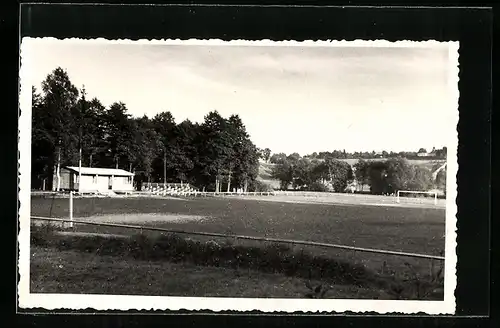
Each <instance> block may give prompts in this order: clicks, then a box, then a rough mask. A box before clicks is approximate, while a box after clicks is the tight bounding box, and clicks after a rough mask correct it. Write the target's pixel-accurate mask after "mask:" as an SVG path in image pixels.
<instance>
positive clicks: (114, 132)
mask: <svg viewBox="0 0 500 328" xmlns="http://www.w3.org/2000/svg"><path fill="white" fill-rule="evenodd" d="M104 116H105V118H104V121H105V122H104V125H105V126H104V127H105V131H106V132H105V140H106V142H107V144H108V156H107V159H108V160H107V161H108V163H110V164H111V163H112V165H113V166H114V167H115V168H120V167H121V168H123V169H129V167H127V166H129V165H130V164H131V163H133V162H134V161H135V155H134V152H133V149H134V147H135V146H134V143H135V129H136V127H135V122H133V121H132V120H131V119H130V115H129V114H128V113H127V107H126V106H125V104H124V103H122V102H115V103H113V104H112V105H111V106H110V107H109V109H108V110H107V111H106V113H105V115H104Z"/></svg>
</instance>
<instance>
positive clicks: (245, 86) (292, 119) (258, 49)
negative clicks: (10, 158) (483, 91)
mask: <svg viewBox="0 0 500 328" xmlns="http://www.w3.org/2000/svg"><path fill="white" fill-rule="evenodd" d="M448 57H449V51H448V47H447V46H446V44H444V43H443V44H438V43H436V44H435V45H434V46H430V45H426V46H422V45H421V46H419V47H411V48H410V47H391V46H388V47H355V46H353V47H335V46H331V45H330V46H313V47H311V46H294V47H289V46H255V45H253V46H249V45H245V46H241V45H224V46H221V45H182V44H177V45H161V44H154V45H152V44H105V43H92V42H91V41H89V42H87V43H72V42H70V41H50V42H41V41H39V42H36V43H34V44H32V45H31V47H30V48H29V51H27V52H26V53H25V54H24V56H23V55H22V58H23V60H25V61H26V60H27V61H29V65H30V66H29V67H30V69H29V71H30V72H29V73H30V79H31V81H32V82H31V83H32V84H33V85H34V86H35V87H36V88H37V89H38V90H41V87H40V86H41V82H42V81H43V80H44V79H45V78H46V76H47V75H48V74H49V73H50V72H51V71H52V70H54V69H55V68H56V67H62V68H63V69H65V70H66V71H67V73H68V75H69V77H70V80H71V81H72V82H73V84H74V85H75V86H76V87H78V88H82V86H83V85H84V86H85V89H86V92H87V97H89V98H93V97H96V98H98V99H99V100H100V101H101V102H102V103H103V105H105V106H109V105H111V104H112V103H113V102H118V101H121V102H123V103H125V105H126V106H127V108H128V110H129V113H130V114H132V115H133V116H142V115H144V114H146V115H148V116H149V117H153V116H154V115H155V114H157V113H160V112H162V111H170V112H171V113H172V115H173V116H174V118H175V119H176V122H181V121H183V120H184V119H189V120H191V121H194V122H201V121H203V118H204V116H205V115H206V114H207V113H208V112H209V111H212V110H217V111H218V112H219V113H220V114H221V115H222V116H224V117H229V116H230V115H231V114H238V115H239V116H240V117H241V119H242V120H243V123H244V124H245V126H246V128H247V131H248V133H249V135H250V137H251V139H252V141H253V142H254V143H255V144H256V145H257V147H260V148H266V147H267V148H270V149H271V151H272V152H273V153H278V152H284V153H287V154H290V153H293V152H298V153H299V154H301V155H305V154H310V153H313V152H320V151H332V150H335V149H338V150H343V149H345V150H346V151H348V152H354V151H372V150H375V151H382V150H387V151H406V150H409V151H417V150H418V149H419V148H421V147H424V148H427V150H430V149H432V147H436V148H441V147H442V146H446V145H447V140H449V136H450V134H453V133H456V126H451V125H450V122H454V117H456V115H458V114H457V113H458V112H457V106H458V105H457V100H456V98H455V95H454V94H453V93H452V92H451V91H450V90H451V89H450V87H449V83H450V79H449V75H450V65H449V58H448ZM452 82H454V81H452ZM454 83H455V82H454Z"/></svg>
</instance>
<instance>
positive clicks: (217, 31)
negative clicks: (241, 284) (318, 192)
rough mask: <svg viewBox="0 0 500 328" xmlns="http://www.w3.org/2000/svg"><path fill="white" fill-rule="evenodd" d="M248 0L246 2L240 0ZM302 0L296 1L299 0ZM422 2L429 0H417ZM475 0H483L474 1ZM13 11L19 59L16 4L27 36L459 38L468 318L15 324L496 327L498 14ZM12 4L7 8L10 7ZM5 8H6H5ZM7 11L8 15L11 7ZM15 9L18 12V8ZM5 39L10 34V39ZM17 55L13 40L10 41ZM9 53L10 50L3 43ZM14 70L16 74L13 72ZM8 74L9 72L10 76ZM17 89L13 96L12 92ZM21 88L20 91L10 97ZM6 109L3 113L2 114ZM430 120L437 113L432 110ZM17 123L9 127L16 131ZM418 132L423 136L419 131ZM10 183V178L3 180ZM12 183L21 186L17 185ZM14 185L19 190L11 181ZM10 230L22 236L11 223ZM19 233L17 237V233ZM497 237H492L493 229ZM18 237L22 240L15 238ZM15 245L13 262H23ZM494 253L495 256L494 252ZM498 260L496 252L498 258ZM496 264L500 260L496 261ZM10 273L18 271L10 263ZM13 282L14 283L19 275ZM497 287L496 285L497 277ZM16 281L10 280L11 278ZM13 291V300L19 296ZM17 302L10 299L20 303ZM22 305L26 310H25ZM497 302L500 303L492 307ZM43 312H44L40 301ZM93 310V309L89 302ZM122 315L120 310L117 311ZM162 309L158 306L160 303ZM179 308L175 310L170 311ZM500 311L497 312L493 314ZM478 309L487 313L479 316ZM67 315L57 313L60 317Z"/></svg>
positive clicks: (54, 319)
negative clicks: (493, 197)
mask: <svg viewBox="0 0 500 328" xmlns="http://www.w3.org/2000/svg"><path fill="white" fill-rule="evenodd" d="M240 3H241V2H240ZM298 3H300V2H295V4H298ZM420 5H422V3H420ZM476 5H478V4H476ZM8 12H10V13H11V16H10V15H9V17H10V18H8V19H10V20H8V21H7V20H5V19H3V20H2V24H3V25H6V23H8V24H11V25H9V27H11V31H12V35H11V36H13V35H16V40H15V41H13V42H12V43H9V45H12V46H13V45H14V42H16V45H17V49H16V50H17V52H16V54H15V56H16V64H14V62H13V61H12V62H11V63H8V64H7V63H6V62H5V61H2V62H3V63H4V65H6V66H10V70H12V67H14V68H15V71H14V75H15V76H16V79H17V76H18V65H19V57H18V56H19V53H18V51H19V42H20V39H19V38H18V37H19V30H18V27H17V26H15V25H16V24H19V16H18V15H19V12H20V13H21V17H20V24H21V30H20V33H21V37H23V36H30V37H46V36H50V37H55V38H61V39H62V38H69V37H79V38H96V37H101V38H106V39H131V40H137V39H160V38H162V39H166V38H175V39H189V38H197V39H210V38H217V39H222V40H231V39H247V40H260V39H271V40H280V41H281V40H297V41H300V40H326V39H329V40H332V39H335V40H342V39H345V40H355V39H365V40H366V39H386V40H391V41H396V40H438V41H450V40H451V41H459V42H460V59H459V61H460V82H459V89H460V100H459V111H460V122H459V126H458V131H459V144H460V145H459V149H458V158H459V172H458V177H457V181H458V186H459V191H458V199H457V203H458V214H457V217H458V238H457V243H458V247H457V253H458V265H457V270H458V272H457V276H458V278H457V279H458V281H457V289H456V301H457V312H456V316H460V317H461V319H457V318H450V317H449V316H444V317H429V316H425V315H422V316H414V317H413V318H410V319H408V318H407V317H406V316H404V317H395V316H393V317H387V316H366V315H367V314H364V315H365V316H361V315H354V314H353V315H352V316H345V315H340V314H339V315H336V316H332V315H328V316H308V315H305V314H302V315H300V314H298V315H286V314H284V315H272V316H271V315H265V314H263V315H258V316H256V315H248V314H232V315H222V316H221V315H217V316H216V315H210V314H207V313H205V314H189V315H180V316H173V315H167V316H165V315H162V316H158V315H157V316H143V315H141V316H138V315H135V316H131V315H121V316H118V315H104V314H98V315H92V316H75V315H57V316H50V315H46V314H44V315H37V316H34V315H32V314H24V315H17V316H16V321H17V322H18V323H21V324H22V323H24V324H28V323H37V324H39V325H54V324H56V323H58V324H59V323H61V324H63V325H72V326H75V327H76V326H80V325H85V326H122V325H126V326H137V327H140V326H143V325H145V324H161V325H165V324H169V325H176V326H177V325H182V326H184V325H188V326H193V325H194V324H206V325H218V326H220V325H228V326H234V325H236V324H238V325H248V326H261V325H273V326H274V325H280V326H296V325H305V326H311V325H313V324H314V325H318V324H321V325H341V326H362V327H364V326H375V327H385V326H387V325H398V326H399V325H405V326H406V325H410V326H422V327H427V326H436V325H438V326H452V325H453V326H454V325H459V326H462V325H463V326H479V325H481V326H483V325H485V326H486V325H487V326H490V324H491V321H489V319H487V318H486V317H487V316H488V315H489V314H490V312H493V311H490V309H489V308H490V296H492V295H493V293H491V294H490V280H492V278H490V253H489V249H490V238H489V237H490V220H489V219H490V215H491V214H490V184H491V183H490V181H491V175H490V172H491V168H492V167H491V162H490V160H491V150H490V149H491V148H490V147H491V140H490V133H491V127H490V123H491V107H492V98H491V96H492V91H491V88H492V81H491V76H492V74H491V72H492V40H491V39H492V36H493V24H492V22H493V15H492V11H491V10H489V9H486V8H483V9H479V8H476V9H470V8H387V7H386V8H374V7H371V8H367V7H364V8H360V7H357V8H353V7H344V8H342V7H321V8H319V7H311V6H310V7H300V6H293V7H287V6H274V7H262V6H220V5H219V6H201V5H200V6H131V5H123V6H119V5H118V6H110V5H96V6H92V5H42V4H38V5H36V4H31V5H27V4H25V5H23V6H22V7H21V9H19V8H12V10H11V11H8ZM5 13H7V11H4V14H5ZM2 16H4V15H3V14H2ZM5 16H6V17H7V15H5ZM14 16H16V17H14ZM5 44H7V43H5ZM6 49H9V50H8V54H10V55H12V59H13V58H14V52H13V48H11V47H6ZM5 52H7V51H5ZM13 77H14V76H13ZM9 81H11V80H10V79H9ZM17 87H18V85H16V89H15V90H14V86H13V83H12V84H10V85H9V88H8V89H6V88H4V90H8V96H9V98H10V99H13V100H14V103H13V106H10V107H4V108H1V110H2V114H4V117H5V118H7V116H8V119H9V120H11V122H12V123H8V124H4V126H5V129H3V131H2V132H1V133H2V136H3V140H4V141H7V142H4V143H3V144H4V147H5V146H7V147H8V148H7V151H4V152H2V153H3V154H5V157H4V159H5V160H2V161H1V162H2V164H1V165H2V166H4V167H5V169H4V170H3V172H7V174H5V179H4V185H5V186H7V185H8V186H9V188H3V189H2V191H1V192H2V193H5V195H6V196H7V197H4V198H3V199H4V200H3V201H2V203H4V202H5V204H6V205H7V206H4V208H8V209H9V212H8V213H9V215H7V212H5V211H3V212H2V213H3V214H2V216H5V218H4V221H9V222H11V223H12V222H15V219H13V218H14V217H15V216H16V211H17V206H14V204H17V202H16V200H15V199H17V192H14V190H17V179H16V177H17V166H16V164H15V162H16V158H17V129H16V127H17V117H18V116H17V115H18V113H17V111H16V110H14V108H17V107H18V106H17V103H18V97H17V94H18V90H17ZM14 95H15V96H14ZM13 97H15V98H13ZM5 114H6V115H5ZM429 119H432V118H429ZM9 130H10V131H9ZM417 137H418V136H417ZM5 182H7V183H5ZM14 184H15V185H16V187H14ZM14 188H16V189H14ZM11 231H12V232H13V235H14V236H16V235H17V233H16V232H17V227H16V225H15V224H14V227H13V230H11ZM14 238H15V237H14ZM492 242H494V238H492ZM12 245H16V244H15V240H13V242H12ZM12 254H14V259H13V262H14V264H15V267H16V268H17V262H16V261H17V260H16V258H15V256H16V252H12ZM491 256H492V258H493V259H494V258H495V257H494V256H495V255H491ZM497 258H499V257H497ZM497 262H498V261H497ZM491 264H492V265H493V266H494V267H495V269H497V268H498V265H497V264H496V263H495V261H491ZM10 272H11V271H10ZM12 286H15V282H12ZM492 286H493V285H492ZM9 287H11V286H10V285H9ZM10 290H12V294H9V297H8V298H9V299H10V300H13V299H14V298H15V297H16V294H15V293H16V291H14V290H13V289H10ZM15 306H16V305H15V304H14V305H13V306H12V307H11V308H10V310H11V312H15V311H16V309H15ZM18 310H19V311H25V310H22V309H18ZM492 310H493V308H492ZM36 312H46V311H44V310H43V309H39V310H37V311H36ZM86 312H88V313H92V312H93V311H92V310H88V311H86ZM115 313H116V314H118V312H115ZM159 313H161V312H159ZM172 314H174V313H172ZM491 314H493V313H491ZM373 315H376V314H375V313H373ZM481 316H486V317H484V318H481ZM58 321H60V322H58Z"/></svg>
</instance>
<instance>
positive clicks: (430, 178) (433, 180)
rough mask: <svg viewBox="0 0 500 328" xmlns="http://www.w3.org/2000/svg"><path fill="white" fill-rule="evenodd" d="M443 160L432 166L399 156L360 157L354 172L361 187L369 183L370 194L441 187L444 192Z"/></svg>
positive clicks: (444, 172)
mask: <svg viewBox="0 0 500 328" xmlns="http://www.w3.org/2000/svg"><path fill="white" fill-rule="evenodd" d="M441 165H442V164H439V163H437V164H434V166H433V167H432V169H428V168H426V167H422V166H419V165H414V164H410V163H409V162H408V160H407V159H405V158H402V157H397V158H389V159H388V160H386V161H365V160H360V161H358V162H357V163H356V164H355V165H354V175H355V177H356V181H357V183H358V184H359V185H361V187H363V186H364V185H368V186H369V187H370V193H372V194H393V193H395V192H397V191H398V190H413V191H427V190H431V189H439V190H443V191H444V192H445V193H446V171H445V170H440V171H439V172H437V173H436V174H434V172H436V171H437V170H438V169H439V167H441Z"/></svg>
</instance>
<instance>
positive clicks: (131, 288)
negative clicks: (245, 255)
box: [30, 247, 391, 299]
mask: <svg viewBox="0 0 500 328" xmlns="http://www.w3.org/2000/svg"><path fill="white" fill-rule="evenodd" d="M31 254H32V257H31V286H30V289H31V292H32V293H71V294H115V295H148V296H188V297H189V296H191V297H250V298H252V297H266V298H271V297H273V298H303V297H306V295H307V294H308V293H309V292H310V290H309V289H308V288H307V287H306V282H308V280H305V279H301V278H296V277H287V276H283V275H279V274H268V273H262V272H259V271H254V270H234V269H230V268H224V267H203V266H196V265H193V264H189V263H171V262H164V261H162V262H152V261H144V260H130V259H120V258H116V257H113V256H105V255H95V254H91V253H82V252H79V251H59V250H56V249H54V248H45V247H32V249H31ZM310 283H311V284H313V285H318V284H319V283H320V282H319V281H316V280H312V281H311V282H310ZM324 298H362V299H391V296H390V295H387V294H386V293H385V292H384V291H381V290H378V291H377V290H373V289H371V288H362V287H356V286H352V285H332V286H331V288H330V289H329V291H328V292H327V293H326V294H325V295H324Z"/></svg>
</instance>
